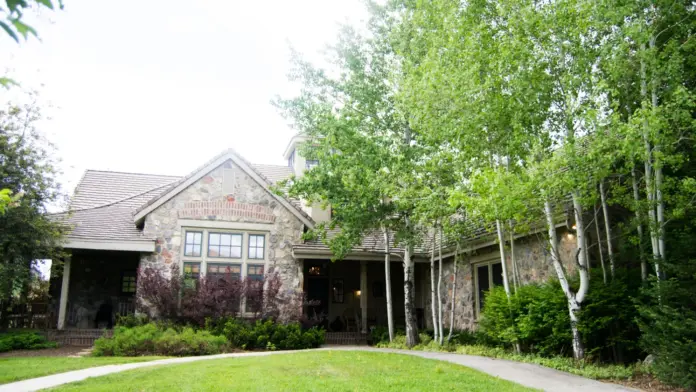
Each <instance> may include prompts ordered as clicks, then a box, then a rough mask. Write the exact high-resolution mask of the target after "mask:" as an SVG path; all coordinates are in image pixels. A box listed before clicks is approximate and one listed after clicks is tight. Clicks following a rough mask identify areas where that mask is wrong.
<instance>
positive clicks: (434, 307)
mask: <svg viewBox="0 0 696 392" xmlns="http://www.w3.org/2000/svg"><path fill="white" fill-rule="evenodd" d="M436 301H437V298H436V295H435V228H434V227H433V243H432V248H431V249H430V310H431V313H432V316H433V338H434V340H435V341H436V342H437V341H439V340H438V338H439V336H438V331H439V329H438V326H437V302H436Z"/></svg>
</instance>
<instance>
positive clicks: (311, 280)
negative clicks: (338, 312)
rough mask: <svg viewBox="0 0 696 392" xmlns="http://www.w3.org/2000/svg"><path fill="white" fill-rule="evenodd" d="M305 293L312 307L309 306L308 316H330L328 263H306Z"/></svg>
mask: <svg viewBox="0 0 696 392" xmlns="http://www.w3.org/2000/svg"><path fill="white" fill-rule="evenodd" d="M304 276H305V293H307V300H308V301H309V303H310V304H311V305H309V306H307V316H308V317H310V318H314V317H315V315H320V316H321V315H323V317H321V318H327V317H328V315H329V299H330V298H329V291H330V289H329V273H328V262H305V272H304Z"/></svg>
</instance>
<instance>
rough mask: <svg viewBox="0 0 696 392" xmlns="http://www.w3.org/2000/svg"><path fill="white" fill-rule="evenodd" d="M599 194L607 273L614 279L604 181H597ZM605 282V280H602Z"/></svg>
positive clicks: (612, 252) (612, 250) (612, 253)
mask: <svg viewBox="0 0 696 392" xmlns="http://www.w3.org/2000/svg"><path fill="white" fill-rule="evenodd" d="M599 196H600V199H601V201H602V215H604V232H605V234H606V235H607V255H608V256H609V274H610V275H611V279H612V280H613V279H614V275H615V274H616V272H615V271H616V267H615V266H614V248H613V246H612V244H611V224H610V223H609V208H608V207H607V193H606V191H605V190H604V181H600V182H599ZM604 283H606V281H605V282H604Z"/></svg>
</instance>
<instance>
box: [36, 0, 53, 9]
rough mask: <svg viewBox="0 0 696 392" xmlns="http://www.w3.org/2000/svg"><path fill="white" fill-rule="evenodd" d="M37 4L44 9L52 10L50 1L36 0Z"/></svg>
mask: <svg viewBox="0 0 696 392" xmlns="http://www.w3.org/2000/svg"><path fill="white" fill-rule="evenodd" d="M36 2H37V3H39V4H43V5H44V6H45V7H48V8H50V9H53V2H52V1H51V0H36Z"/></svg>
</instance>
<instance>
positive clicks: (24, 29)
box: [12, 19, 38, 39]
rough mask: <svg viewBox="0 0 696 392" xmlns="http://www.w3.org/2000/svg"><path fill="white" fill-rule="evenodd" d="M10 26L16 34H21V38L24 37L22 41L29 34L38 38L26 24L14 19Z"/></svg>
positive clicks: (34, 31)
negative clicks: (14, 29) (15, 30)
mask: <svg viewBox="0 0 696 392" xmlns="http://www.w3.org/2000/svg"><path fill="white" fill-rule="evenodd" d="M12 24H13V25H14V27H15V28H16V29H17V32H18V33H19V34H22V36H23V37H24V39H27V37H28V36H29V34H31V35H33V36H34V37H38V35H36V30H34V28H33V27H31V26H29V25H28V24H26V23H24V22H22V21H21V20H19V19H14V20H12Z"/></svg>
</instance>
